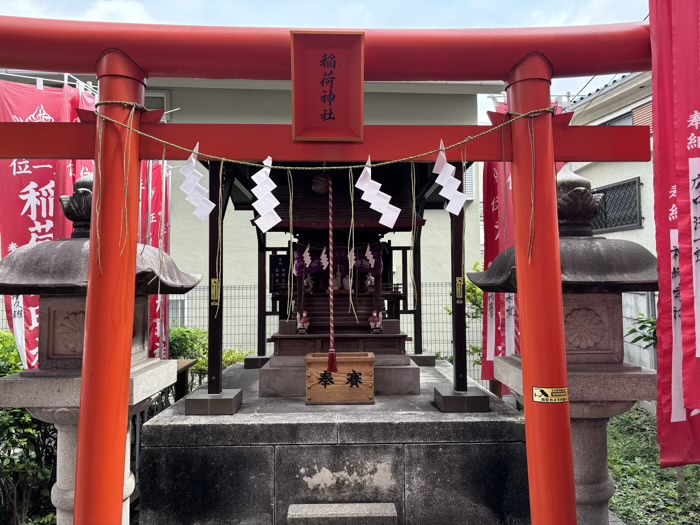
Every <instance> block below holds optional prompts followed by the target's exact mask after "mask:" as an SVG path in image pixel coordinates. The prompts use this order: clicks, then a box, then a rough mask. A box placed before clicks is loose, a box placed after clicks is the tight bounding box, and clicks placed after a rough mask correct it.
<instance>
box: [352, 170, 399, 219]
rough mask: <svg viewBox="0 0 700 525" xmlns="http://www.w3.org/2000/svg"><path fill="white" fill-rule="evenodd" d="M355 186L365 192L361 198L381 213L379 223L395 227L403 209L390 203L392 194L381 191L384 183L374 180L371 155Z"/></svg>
mask: <svg viewBox="0 0 700 525" xmlns="http://www.w3.org/2000/svg"><path fill="white" fill-rule="evenodd" d="M355 187H356V188H357V189H358V190H360V191H362V192H363V193H362V195H361V196H360V198H361V199H362V200H363V201H365V202H368V203H369V207H370V208H371V209H372V210H374V211H376V212H378V213H381V217H380V218H379V224H381V225H383V226H386V227H387V228H389V229H391V228H393V227H394V225H395V224H396V219H398V218H399V214H400V213H401V209H400V208H397V207H396V206H394V205H392V204H390V203H389V201H390V200H391V195H388V194H386V193H384V192H383V191H380V188H381V187H382V185H381V184H379V183H378V182H377V181H375V180H372V160H371V158H370V157H367V163H366V164H365V167H364V169H363V170H362V173H361V174H360V177H359V178H358V179H357V182H356V183H355Z"/></svg>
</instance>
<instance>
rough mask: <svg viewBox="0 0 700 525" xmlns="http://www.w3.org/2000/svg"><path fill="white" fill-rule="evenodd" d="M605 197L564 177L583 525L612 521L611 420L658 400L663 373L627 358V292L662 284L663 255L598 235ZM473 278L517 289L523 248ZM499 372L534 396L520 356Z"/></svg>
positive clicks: (572, 392) (564, 257) (488, 286)
mask: <svg viewBox="0 0 700 525" xmlns="http://www.w3.org/2000/svg"><path fill="white" fill-rule="evenodd" d="M601 197H602V195H594V194H592V193H591V184H590V182H589V181H588V180H586V179H584V178H583V177H579V176H578V175H575V174H573V173H567V174H564V175H559V176H558V177H557V200H558V214H559V236H560V248H561V266H562V287H563V292H564V329H565V336H566V354H567V368H568V387H569V402H570V411H571V432H572V439H573V451H574V476H575V482H576V512H577V516H578V523H579V525H608V523H609V510H608V502H609V500H610V498H611V497H612V495H613V493H614V491H615V487H614V483H613V479H612V476H610V473H609V472H608V446H607V423H608V420H609V419H610V418H611V417H612V416H615V415H618V414H622V413H623V412H626V411H627V410H629V409H630V408H632V406H633V405H634V404H635V402H636V401H639V400H654V399H656V372H655V371H654V370H650V369H647V368H642V367H639V366H636V365H632V364H630V363H626V362H625V361H624V340H623V337H624V334H623V326H622V293H623V292H633V291H655V290H657V289H658V277H657V266H656V257H654V255H652V254H651V252H649V251H648V250H647V249H646V248H644V247H642V246H640V245H638V244H636V243H633V242H630V241H625V240H621V239H606V238H604V237H597V236H593V232H592V229H591V221H592V220H593V218H594V217H595V216H596V215H597V214H598V212H599V210H600V199H601ZM468 277H469V279H470V280H471V281H472V282H473V283H474V284H476V285H477V286H479V288H481V289H482V290H484V291H487V292H511V293H512V292H516V291H517V280H516V272H515V250H514V249H513V248H510V249H508V250H505V251H503V252H501V253H500V254H499V255H498V257H497V258H496V259H495V260H494V261H493V263H492V264H491V266H490V267H489V269H488V270H487V271H485V272H479V273H472V274H468ZM494 371H495V376H496V379H498V380H499V381H501V382H502V383H503V384H505V385H506V386H508V388H510V389H511V390H512V391H513V393H514V394H515V396H516V398H519V399H520V400H521V401H522V398H523V396H526V395H534V394H533V393H532V392H523V380H522V363H521V359H520V356H508V357H497V358H496V359H495V364H494ZM543 386H544V385H543ZM525 417H527V414H525ZM552 439H556V436H552Z"/></svg>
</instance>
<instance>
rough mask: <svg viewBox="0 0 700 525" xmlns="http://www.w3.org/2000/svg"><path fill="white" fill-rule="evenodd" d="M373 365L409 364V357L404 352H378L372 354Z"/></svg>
mask: <svg viewBox="0 0 700 525" xmlns="http://www.w3.org/2000/svg"><path fill="white" fill-rule="evenodd" d="M374 366H411V358H410V357H409V356H407V355H406V354H404V355H392V354H379V355H375V356H374Z"/></svg>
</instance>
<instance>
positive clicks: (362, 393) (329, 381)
mask: <svg viewBox="0 0 700 525" xmlns="http://www.w3.org/2000/svg"><path fill="white" fill-rule="evenodd" d="M305 361H306V404H307V405H360V404H362V405H373V404H374V354H373V353H372V352H342V353H339V354H337V357H336V364H337V366H338V371H337V372H334V373H332V374H331V373H330V372H328V354H327V353H322V354H306V358H305Z"/></svg>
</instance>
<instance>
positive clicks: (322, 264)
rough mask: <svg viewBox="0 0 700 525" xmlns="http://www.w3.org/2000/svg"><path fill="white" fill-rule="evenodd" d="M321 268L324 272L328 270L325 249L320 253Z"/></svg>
mask: <svg viewBox="0 0 700 525" xmlns="http://www.w3.org/2000/svg"><path fill="white" fill-rule="evenodd" d="M321 266H323V269H324V270H325V269H326V268H328V255H326V247H325V246H324V247H323V251H322V252H321Z"/></svg>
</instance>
